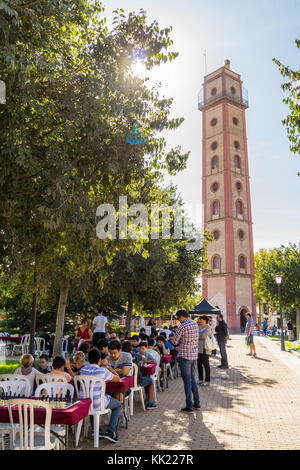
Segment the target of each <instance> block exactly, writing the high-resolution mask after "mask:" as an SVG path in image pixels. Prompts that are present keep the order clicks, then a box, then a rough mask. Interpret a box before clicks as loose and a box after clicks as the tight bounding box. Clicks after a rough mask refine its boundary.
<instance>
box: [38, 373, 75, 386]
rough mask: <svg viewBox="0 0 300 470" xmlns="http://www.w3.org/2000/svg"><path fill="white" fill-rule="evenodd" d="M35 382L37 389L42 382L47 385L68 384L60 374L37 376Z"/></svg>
mask: <svg viewBox="0 0 300 470" xmlns="http://www.w3.org/2000/svg"><path fill="white" fill-rule="evenodd" d="M35 382H36V385H37V387H38V386H39V385H40V383H41V382H42V383H43V384H44V383H48V382H63V383H68V381H67V379H66V377H64V376H63V375H60V374H39V375H37V376H36V378H35Z"/></svg>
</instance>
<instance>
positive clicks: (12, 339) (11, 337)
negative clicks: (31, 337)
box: [0, 336, 23, 343]
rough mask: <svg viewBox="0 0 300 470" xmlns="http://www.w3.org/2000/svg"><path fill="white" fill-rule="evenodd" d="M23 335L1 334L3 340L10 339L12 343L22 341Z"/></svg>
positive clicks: (0, 337)
mask: <svg viewBox="0 0 300 470" xmlns="http://www.w3.org/2000/svg"><path fill="white" fill-rule="evenodd" d="M22 338H23V336H0V342H1V341H10V342H11V343H20V342H21V339H22Z"/></svg>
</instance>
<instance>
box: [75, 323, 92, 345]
mask: <svg viewBox="0 0 300 470" xmlns="http://www.w3.org/2000/svg"><path fill="white" fill-rule="evenodd" d="M92 336H93V332H92V330H91V329H90V328H89V323H88V321H87V319H86V318H84V319H83V322H82V325H81V326H80V327H79V328H78V330H77V333H76V340H77V342H76V349H77V348H78V345H79V342H80V340H83V341H86V342H87V343H90V342H91V341H92Z"/></svg>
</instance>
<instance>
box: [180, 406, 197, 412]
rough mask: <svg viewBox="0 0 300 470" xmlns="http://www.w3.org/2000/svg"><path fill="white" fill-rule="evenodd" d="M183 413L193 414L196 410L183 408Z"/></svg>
mask: <svg viewBox="0 0 300 470" xmlns="http://www.w3.org/2000/svg"><path fill="white" fill-rule="evenodd" d="M180 411H182V412H183V413H193V412H194V408H187V407H185V408H181V410H180Z"/></svg>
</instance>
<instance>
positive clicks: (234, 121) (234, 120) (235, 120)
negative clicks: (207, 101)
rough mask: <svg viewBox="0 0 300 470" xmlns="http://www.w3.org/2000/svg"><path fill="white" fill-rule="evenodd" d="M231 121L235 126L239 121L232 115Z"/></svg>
mask: <svg viewBox="0 0 300 470" xmlns="http://www.w3.org/2000/svg"><path fill="white" fill-rule="evenodd" d="M232 122H233V124H234V125H235V126H237V125H238V123H239V121H238V118H236V117H233V118H232Z"/></svg>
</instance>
